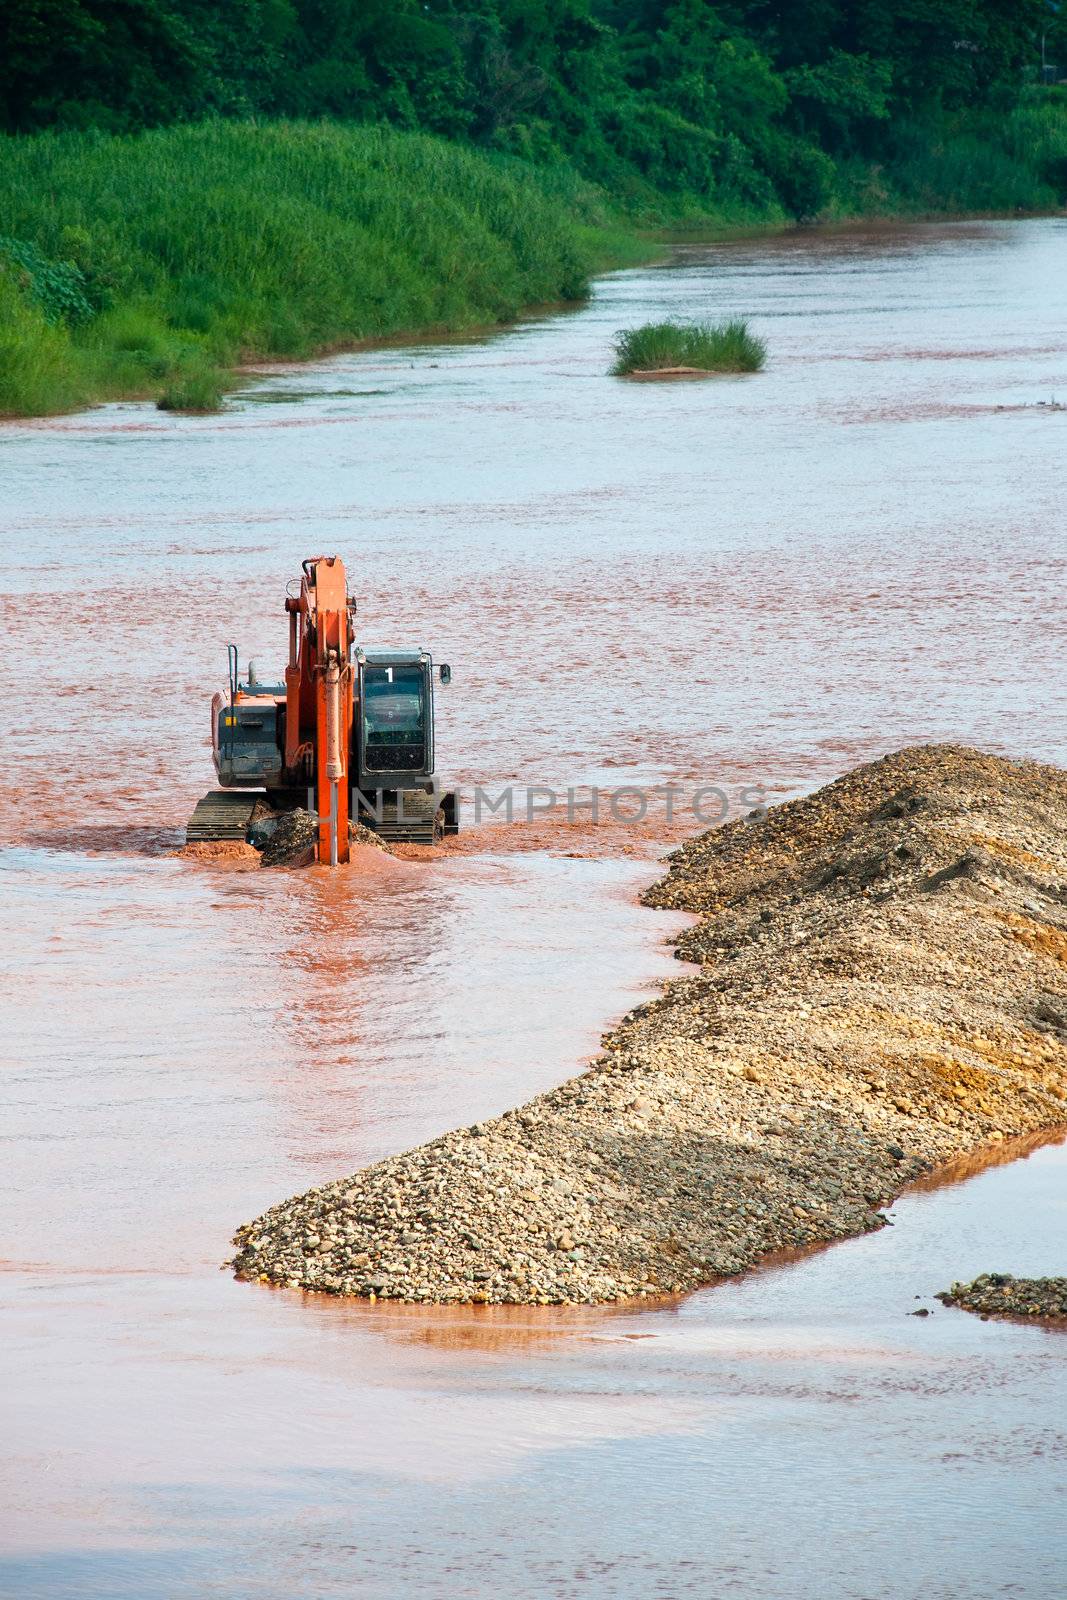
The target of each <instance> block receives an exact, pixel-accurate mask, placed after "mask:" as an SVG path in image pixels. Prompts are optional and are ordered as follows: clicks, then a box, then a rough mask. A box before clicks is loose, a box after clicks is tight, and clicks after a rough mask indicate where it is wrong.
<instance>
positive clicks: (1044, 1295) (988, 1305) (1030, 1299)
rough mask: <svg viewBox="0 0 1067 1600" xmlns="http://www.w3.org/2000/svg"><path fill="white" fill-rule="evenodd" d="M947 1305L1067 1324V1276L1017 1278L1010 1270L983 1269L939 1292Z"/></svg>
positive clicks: (991, 1314)
mask: <svg viewBox="0 0 1067 1600" xmlns="http://www.w3.org/2000/svg"><path fill="white" fill-rule="evenodd" d="M937 1298H938V1300H942V1301H944V1303H945V1305H947V1306H962V1308H963V1310H964V1311H975V1312H977V1314H978V1315H979V1316H980V1317H982V1318H987V1317H1026V1318H1027V1319H1029V1320H1031V1321H1035V1322H1037V1321H1040V1322H1062V1323H1063V1325H1064V1327H1065V1328H1067V1278H1015V1277H1013V1276H1012V1274H1011V1273H1010V1272H983V1273H982V1275H981V1277H978V1278H974V1279H973V1280H972V1281H971V1282H970V1283H954V1284H953V1285H952V1288H951V1289H946V1290H945V1291H944V1292H943V1293H942V1294H939V1295H938V1296H937Z"/></svg>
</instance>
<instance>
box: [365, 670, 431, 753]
mask: <svg viewBox="0 0 1067 1600" xmlns="http://www.w3.org/2000/svg"><path fill="white" fill-rule="evenodd" d="M426 721H427V718H426V675H425V673H424V671H423V669H422V667H421V666H417V665H412V666H372V665H370V664H368V665H367V666H366V667H364V669H363V725H364V734H363V759H364V764H365V766H366V767H367V770H368V771H370V772H420V771H422V769H423V767H424V766H425V763H426Z"/></svg>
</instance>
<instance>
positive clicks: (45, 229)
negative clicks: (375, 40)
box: [0, 99, 1067, 417]
mask: <svg viewBox="0 0 1067 1600" xmlns="http://www.w3.org/2000/svg"><path fill="white" fill-rule="evenodd" d="M1064 161H1067V104H1062V103H1061V102H1060V101H1058V100H1053V99H1049V100H1048V101H1047V103H1045V102H1041V103H1035V104H1029V103H1027V104H1026V105H1023V106H1021V107H1019V108H1017V109H1016V110H1015V111H1014V112H1013V113H1012V115H1011V117H1009V118H1008V119H1006V120H1005V121H1004V123H1003V125H1000V124H997V125H996V127H995V129H993V128H989V127H987V128H984V129H981V130H978V131H976V130H975V129H973V128H972V129H966V128H964V129H956V130H955V131H953V130H952V129H945V130H933V131H929V134H928V137H925V138H923V139H919V138H918V137H916V139H914V140H913V141H912V143H911V144H908V143H907V141H904V143H903V144H902V146H901V150H900V151H899V152H898V156H897V160H896V163H895V165H894V164H892V163H890V164H889V165H886V164H877V165H871V164H864V163H862V162H858V161H851V162H845V163H842V164H839V167H838V168H837V169H835V171H836V176H835V179H834V185H833V186H832V188H831V189H827V191H826V193H825V195H824V196H823V197H822V199H820V201H819V203H818V205H817V206H816V208H815V211H814V212H812V213H811V217H810V218H809V219H808V220H814V218H815V217H816V216H817V217H818V218H819V219H821V220H824V221H827V222H831V223H835V224H840V223H842V222H845V221H847V220H850V219H851V220H862V219H871V220H887V219H890V218H894V217H919V216H924V217H930V216H939V215H941V216H953V217H964V216H969V215H991V214H998V213H999V214H1018V213H1019V212H1021V211H1030V212H1035V211H1041V210H1043V209H1044V210H1047V209H1048V208H1049V207H1055V206H1056V205H1057V203H1058V202H1060V201H1062V198H1063V196H1062V193H1061V191H1060V189H1058V188H1057V187H1056V183H1055V182H1053V181H1052V179H1054V178H1055V175H1056V173H1058V172H1059V171H1060V168H1061V166H1062V164H1063V162H1064ZM828 170H829V169H828ZM1050 174H1051V175H1052V176H1051V178H1050ZM635 181H636V180H634V181H633V182H631V181H630V180H629V179H628V180H627V182H625V183H624V182H623V181H622V179H621V178H620V192H619V193H614V192H612V191H611V190H610V189H606V188H604V187H602V186H600V185H598V184H597V183H594V182H591V181H589V180H587V179H586V178H583V177H582V176H580V174H579V172H578V170H577V169H576V167H574V166H571V165H569V164H568V163H567V162H565V161H556V162H554V163H553V164H551V165H539V164H535V163H533V162H530V161H524V160H520V159H518V158H516V157H513V156H503V155H500V154H492V153H489V152H487V151H484V150H479V149H476V148H472V147H470V146H468V145H465V144H460V143H457V142H454V141H450V140H447V139H441V138H437V137H434V136H431V135H428V134H423V133H411V132H401V131H397V130H395V129H391V128H387V127H362V126H354V125H352V124H348V123H336V122H328V121H320V122H314V123H311V122H281V121H278V122H264V123H258V124H251V123H244V122H228V121H210V122H203V123H199V124H192V125H185V126H179V127H169V128H160V129H153V130H150V131H147V132H142V133H137V134H105V133H101V132H95V131H94V132H86V133H60V134H53V133H45V134H37V135H33V136H29V137H18V136H7V137H4V138H0V216H2V217H3V219H4V221H3V228H4V234H3V236H0V417H5V416H6V417H17V416H41V415H49V414H54V413H60V412H65V411H75V410H79V409H82V408H84V407H86V406H89V405H92V404H94V403H96V402H100V401H105V400H112V399H148V400H155V401H156V403H157V404H158V405H159V406H160V407H161V408H163V409H166V410H190V411H211V410H215V409H217V408H218V406H219V405H220V404H221V402H222V398H223V396H224V394H225V392H226V390H227V389H228V388H229V387H231V386H232V385H233V384H234V383H235V382H236V381H237V379H236V377H235V372H236V369H238V368H240V367H241V366H242V365H248V364H250V363H254V362H256V361H262V360H269V359H305V358H309V357H312V356H316V355H321V354H324V353H327V352H329V351H333V350H339V349H344V348H351V347H354V346H359V345H360V344H363V343H369V342H372V341H379V340H387V339H396V338H401V337H404V336H410V337H416V336H420V335H421V336H424V335H427V334H449V333H456V332H461V331H466V330H470V329H475V328H493V327H499V326H501V325H502V324H505V323H507V322H509V321H512V320H513V319H514V318H516V317H517V316H518V315H519V314H520V313H521V312H523V311H524V310H526V309H529V308H530V307H531V306H536V305H546V304H557V305H566V304H575V303H577V302H578V301H580V300H581V299H583V298H584V297H585V295H586V294H587V292H588V288H589V284H590V281H591V278H592V277H593V275H594V274H595V273H596V272H598V271H603V270H606V269H608V268H612V267H619V266H625V265H633V264H636V263H638V262H640V261H647V260H650V259H653V258H654V257H655V256H656V255H657V254H659V253H660V252H661V251H662V250H663V249H664V248H665V245H664V242H663V241H664V239H665V238H666V237H667V236H668V233H667V230H670V233H671V234H672V235H673V237H674V238H677V237H679V235H678V232H677V230H678V229H679V228H681V229H683V230H685V232H684V236H685V237H688V238H693V237H694V236H696V237H700V236H706V235H707V234H708V233H709V232H710V231H714V232H715V233H717V234H718V235H719V236H721V237H724V238H726V237H731V236H737V235H744V234H749V233H752V232H754V231H757V232H758V231H763V232H767V231H774V230H780V229H783V228H786V227H789V226H791V225H792V220H793V216H795V215H797V214H799V213H795V212H794V213H791V212H790V211H789V210H788V208H787V207H786V206H785V204H784V203H783V202H782V200H781V199H780V198H776V197H775V194H774V192H773V191H772V190H768V191H767V192H766V193H763V194H762V198H754V197H752V196H750V197H749V198H747V199H745V198H743V197H739V196H738V195H737V194H734V193H732V192H731V191H729V190H723V191H722V192H717V191H716V192H713V191H711V190H708V191H707V192H705V193H703V194H697V193H694V192H690V191H689V190H686V189H684V188H682V189H679V190H677V191H673V190H672V191H671V192H660V191H658V190H657V189H655V188H654V187H652V186H650V185H649V184H648V183H643V184H638V185H636V187H635V186H634V183H635ZM1058 181H1059V180H1058V179H1057V180H1056V182H1058ZM1061 187H1062V186H1061Z"/></svg>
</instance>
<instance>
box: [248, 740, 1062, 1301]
mask: <svg viewBox="0 0 1067 1600" xmlns="http://www.w3.org/2000/svg"><path fill="white" fill-rule="evenodd" d="M1065 839H1067V774H1065V773H1063V772H1061V771H1059V770H1056V769H1053V768H1049V767H1041V766H1038V765H1036V764H1034V763H1028V762H1019V763H1015V762H1010V761H1005V760H1002V759H999V758H995V757H992V756H985V755H981V754H979V753H978V752H977V751H974V750H967V749H962V748H956V747H952V746H932V747H925V748H920V749H913V750H905V751H903V752H901V753H900V754H898V755H894V756H888V757H886V758H885V759H884V760H881V761H877V762H875V763H873V764H872V765H870V766H864V767H859V768H857V769H856V770H855V771H853V772H851V773H849V774H847V775H846V776H845V777H843V778H841V779H839V780H838V781H837V782H835V783H832V784H830V785H829V786H828V787H826V788H825V789H822V790H820V791H819V792H818V793H816V794H814V795H811V796H809V797H807V798H805V799H802V800H796V801H791V802H789V803H788V804H786V805H781V806H777V807H775V808H773V809H772V810H771V811H770V813H769V814H768V815H767V817H766V818H765V819H764V820H762V821H751V822H750V821H740V822H734V823H730V824H728V825H726V826H725V827H722V828H719V829H714V830H712V831H711V832H710V833H707V834H704V835H703V836H702V837H700V838H697V839H695V840H693V841H692V842H690V843H688V844H686V845H684V846H683V847H682V848H681V849H680V850H677V851H675V853H674V854H673V855H672V856H671V857H669V858H668V859H669V871H668V873H667V875H666V877H665V878H663V880H662V881H661V882H660V883H658V884H656V885H655V886H654V887H653V889H652V890H650V892H649V894H648V896H647V899H648V903H649V904H650V905H654V906H663V907H674V908H679V909H683V910H686V911H690V912H695V913H696V914H697V916H698V918H699V920H698V921H697V923H696V924H695V925H694V926H693V927H692V928H691V929H689V930H688V931H687V932H686V933H685V934H684V935H683V936H682V938H681V940H680V941H679V947H678V948H679V954H680V955H682V956H684V957H686V958H687V959H688V960H690V961H693V962H697V963H700V966H699V968H698V969H697V970H694V971H692V972H691V974H690V975H687V976H685V977H681V978H679V979H678V980H676V981H674V982H672V983H670V984H668V985H667V986H666V988H665V990H664V992H663V994H662V996H661V997H660V998H658V999H656V1000H654V1001H652V1002H650V1003H649V1004H647V1005H644V1006H641V1007H639V1008H638V1009H637V1010H636V1011H635V1012H633V1013H632V1014H631V1015H630V1016H629V1017H628V1018H626V1019H625V1021H624V1022H623V1023H622V1024H621V1025H620V1026H619V1027H618V1028H616V1029H615V1031H614V1032H613V1033H611V1034H609V1035H608V1037H607V1038H606V1039H605V1041H604V1047H603V1050H602V1053H601V1054H600V1055H599V1056H598V1057H597V1059H596V1060H595V1061H594V1062H593V1064H592V1066H591V1067H590V1069H589V1070H588V1071H586V1072H584V1073H582V1074H581V1075H580V1076H578V1077H575V1078H571V1079H570V1080H569V1081H568V1082H566V1083H563V1084H561V1085H560V1087H559V1088H557V1089H553V1090H551V1091H550V1092H549V1093H547V1094H543V1095H539V1096H537V1098H536V1099H534V1100H531V1101H530V1102H529V1103H528V1104H526V1105H522V1106H519V1107H518V1108H517V1109H515V1110H514V1111H509V1112H506V1113H505V1114H504V1115H503V1116H500V1117H493V1118H490V1119H488V1120H487V1121H485V1122H482V1123H479V1124H476V1125H475V1126H473V1127H469V1128H459V1129H456V1130H455V1131H453V1132H450V1133H446V1134H444V1135H443V1136H442V1137H440V1138H438V1139H434V1140H432V1141H431V1142H430V1143H429V1144H425V1145H422V1146H420V1147H419V1148H418V1149H415V1150H409V1151H405V1152H404V1153H403V1154H401V1155H397V1156H392V1157H390V1158H389V1159H388V1160H385V1161H380V1162H378V1163H377V1164H376V1165H375V1166H372V1167H369V1168H367V1169H366V1170H365V1171H362V1172H357V1173H356V1174H355V1175H354V1176H352V1177H347V1178H343V1179H341V1180H340V1181H338V1182H336V1183H331V1184H327V1185H325V1186H324V1187H322V1188H319V1189H313V1190H311V1191H310V1192H309V1193H307V1194H303V1195H299V1196H296V1197H295V1198H293V1199H291V1200H287V1201H284V1202H282V1203H281V1204H279V1205H276V1206H274V1207H273V1208H272V1209H271V1210H269V1211H267V1212H266V1213H264V1215H262V1216H260V1217H258V1218H257V1219H256V1220H255V1221H253V1222H249V1223H246V1224H244V1225H243V1226H242V1227H241V1228H240V1229H239V1231H238V1233H237V1237H236V1240H235V1242H236V1244H237V1246H238V1252H237V1256H236V1259H235V1270H236V1272H237V1274H238V1275H239V1276H241V1277H245V1278H252V1279H259V1280H261V1281H265V1282H269V1283H275V1284H279V1285H285V1286H288V1287H290V1288H303V1289H314V1290H323V1291H326V1292H328V1293H331V1294H340V1295H358V1296H359V1295H361V1296H369V1295H375V1296H377V1297H383V1296H385V1297H389V1298H392V1299H399V1300H413V1301H474V1302H504V1303H508V1302H512V1303H514V1302H520V1303H521V1302H532V1303H536V1304H561V1303H572V1302H576V1303H593V1302H599V1301H608V1300H616V1299H622V1298H626V1297H630V1296H641V1295H649V1294H660V1293H665V1292H675V1293H676V1292H681V1291H685V1290H689V1289H693V1288H696V1287H697V1286H699V1285H700V1284H704V1283H708V1282H709V1281H711V1280H713V1279H715V1278H717V1277H720V1276H722V1275H725V1274H731V1273H737V1272H741V1271H743V1270H745V1269H746V1268H747V1267H750V1266H752V1265H754V1264H755V1263H756V1262H758V1261H759V1260H760V1259H761V1258H762V1257H764V1256H766V1255H767V1254H768V1253H770V1252H774V1251H778V1250H782V1249H787V1248H796V1247H798V1246H804V1245H810V1244H814V1243H817V1242H819V1241H824V1240H831V1239H839V1238H843V1237H845V1236H847V1235H850V1234H856V1233H862V1232H865V1231H867V1230H869V1229H872V1228H877V1227H879V1226H881V1224H882V1222H883V1220H884V1219H883V1217H882V1215H881V1208H882V1207H884V1206H885V1205H887V1204H888V1203H889V1202H890V1201H891V1200H892V1199H893V1198H894V1196H895V1195H896V1194H897V1193H898V1192H899V1190H900V1189H901V1188H902V1187H903V1186H904V1184H905V1183H907V1182H908V1180H909V1179H912V1178H914V1177H916V1176H917V1175H918V1174H920V1173H922V1172H925V1171H927V1170H929V1169H930V1168H931V1167H933V1166H937V1165H940V1164H942V1163H944V1162H946V1161H948V1160H950V1159H952V1158H954V1157H956V1156H960V1155H963V1154H965V1153H968V1152H971V1151H974V1150H977V1149H981V1148H982V1147H983V1146H994V1145H996V1144H999V1143H1000V1142H1002V1141H1003V1140H1004V1139H1006V1138H1008V1137H1010V1136H1012V1135H1015V1134H1020V1133H1024V1132H1029V1131H1031V1130H1034V1129H1040V1128H1050V1129H1051V1128H1057V1127H1061V1126H1062V1125H1064V1124H1065V1123H1067V906H1065V892H1064V883H1065V882H1067V852H1065V848H1064V840H1065Z"/></svg>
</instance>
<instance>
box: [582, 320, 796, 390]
mask: <svg viewBox="0 0 1067 1600" xmlns="http://www.w3.org/2000/svg"><path fill="white" fill-rule="evenodd" d="M614 346H615V364H614V366H613V367H612V369H611V371H612V374H613V375H614V376H615V377H617V378H622V377H626V376H627V375H628V374H630V373H633V372H660V371H662V370H663V369H664V368H669V367H696V368H699V369H700V370H701V371H702V372H758V371H759V369H760V368H761V367H762V365H763V363H764V361H765V360H766V357H767V347H766V345H765V344H764V342H763V340H762V339H759V338H757V337H756V335H755V334H754V333H751V332H750V331H749V326H748V323H747V322H746V321H745V320H744V318H743V317H734V318H731V319H730V320H729V321H727V322H695V323H682V322H646V323H645V325H644V327H641V328H627V329H625V330H624V331H623V332H621V333H618V334H616V336H615V341H614Z"/></svg>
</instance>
